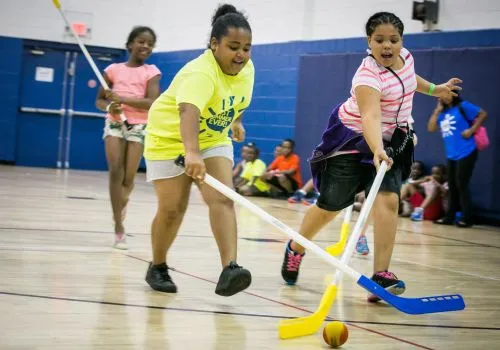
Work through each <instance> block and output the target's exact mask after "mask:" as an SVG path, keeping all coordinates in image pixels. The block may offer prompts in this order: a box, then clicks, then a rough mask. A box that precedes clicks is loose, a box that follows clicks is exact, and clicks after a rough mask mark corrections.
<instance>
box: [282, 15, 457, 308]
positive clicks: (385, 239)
mask: <svg viewBox="0 0 500 350" xmlns="http://www.w3.org/2000/svg"><path fill="white" fill-rule="evenodd" d="M403 30H404V25H403V23H402V22H401V20H400V19H399V18H398V17H397V16H396V15H394V14H392V13H388V12H379V13H376V14H374V15H373V16H371V17H370V18H369V19H368V22H367V23H366V35H367V37H368V46H369V52H370V55H369V56H367V57H366V58H365V59H364V60H363V61H362V62H361V65H360V66H359V68H358V70H357V72H356V74H355V75H354V78H353V79H352V87H351V97H349V99H348V100H347V101H345V102H344V103H342V104H340V105H339V106H337V107H336V108H335V109H334V110H333V111H332V113H331V115H330V119H329V123H328V127H327V129H326V130H325V132H324V134H323V137H322V142H321V143H320V144H319V145H318V146H317V147H316V149H315V150H314V152H313V155H312V157H311V159H310V161H311V170H312V174H313V179H314V182H315V185H316V188H317V189H318V190H319V192H320V197H319V198H318V201H317V203H316V205H313V206H311V207H310V209H309V210H308V211H307V213H306V215H305V217H304V219H303V221H302V224H301V227H300V230H299V232H300V233H301V234H302V235H303V236H304V237H306V238H308V239H312V238H313V237H314V236H315V235H316V234H317V233H318V232H319V230H320V229H321V228H323V227H324V226H325V225H326V224H327V223H329V222H330V221H331V220H333V218H335V216H336V215H337V213H338V212H339V211H341V210H342V209H344V208H346V207H348V206H350V205H351V204H353V202H354V196H355V195H356V193H358V192H360V191H361V190H365V193H366V194H368V191H369V189H370V187H371V184H372V182H373V179H374V178H375V174H376V168H378V166H379V165H380V162H382V161H386V162H388V164H389V165H390V166H391V168H390V170H389V171H388V172H387V173H386V175H385V177H384V180H383V182H382V185H381V187H380V190H379V193H378V194H377V197H376V200H375V204H374V212H373V216H374V221H375V222H374V235H375V251H374V267H373V270H374V271H373V272H374V273H373V276H372V280H374V281H375V282H376V283H378V284H379V285H381V286H382V287H383V288H385V289H387V290H388V291H390V292H391V293H394V294H401V293H403V292H404V290H405V284H404V282H403V281H401V280H399V279H398V278H397V277H396V276H395V275H394V274H393V273H391V272H389V271H388V270H389V264H390V260H391V255H392V250H393V247H394V239H395V236H396V228H397V218H398V205H399V193H400V190H401V184H402V181H403V180H404V177H405V175H406V174H407V173H408V174H409V165H408V166H407V165H406V163H409V164H410V165H411V158H412V154H413V139H412V134H413V132H412V131H411V130H410V126H409V125H410V124H411V123H412V121H413V120H412V119H411V109H412V103H413V95H414V94H415V92H416V91H417V92H420V93H423V94H428V95H430V96H449V95H455V93H454V92H453V91H454V90H460V87H458V86H457V84H459V83H461V81H460V79H457V78H453V79H450V80H449V81H448V82H447V83H444V84H441V85H434V84H432V83H430V82H428V81H426V80H425V79H423V78H421V77H419V76H418V75H416V74H415V70H414V62H413V56H412V55H411V53H410V52H409V51H408V50H407V49H405V48H403V38H402V37H403ZM403 139H406V140H407V141H408V140H409V142H406V143H405V145H406V146H404V147H402V148H403V149H404V152H402V154H401V155H398V153H396V155H397V157H394V158H395V159H394V160H393V159H391V158H389V157H388V155H387V153H386V150H385V148H386V147H388V146H389V145H390V146H392V147H393V148H395V149H396V148H399V147H398V146H400V145H402V144H403V142H402V141H403ZM409 160H410V161H409ZM304 254H305V250H304V248H303V247H302V246H300V245H299V244H298V243H296V242H294V241H290V242H288V244H287V247H286V250H285V257H284V261H283V265H282V269H281V274H282V276H283V279H284V280H285V281H286V282H287V283H288V284H295V283H296V281H297V278H298V274H299V268H300V263H301V261H302V258H303V256H304ZM368 300H369V301H371V302H375V301H378V300H379V299H378V298H377V297H376V296H374V295H372V296H369V298H368Z"/></svg>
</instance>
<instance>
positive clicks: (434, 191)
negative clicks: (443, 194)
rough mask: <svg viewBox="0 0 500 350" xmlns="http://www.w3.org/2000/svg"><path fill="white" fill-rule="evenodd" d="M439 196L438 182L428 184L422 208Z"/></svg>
mask: <svg viewBox="0 0 500 350" xmlns="http://www.w3.org/2000/svg"><path fill="white" fill-rule="evenodd" d="M438 196H439V188H438V186H437V185H436V184H434V183H432V184H428V185H427V186H426V191H425V199H424V201H423V202H422V204H421V205H420V207H421V208H423V209H425V208H427V206H428V205H429V204H431V203H432V202H433V201H434V200H435V199H436V198H437V197H438Z"/></svg>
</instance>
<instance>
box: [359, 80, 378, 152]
mask: <svg viewBox="0 0 500 350" xmlns="http://www.w3.org/2000/svg"><path fill="white" fill-rule="evenodd" d="M355 93H356V100H357V101H358V106H359V112H360V113H361V123H362V127H363V136H364V138H365V140H366V142H367V143H368V146H369V147H370V150H371V151H372V152H373V153H374V154H375V151H377V150H380V149H384V144H383V142H382V112H381V110H380V92H379V91H377V90H375V89H373V88H371V87H369V86H364V85H362V86H358V87H356V90H355Z"/></svg>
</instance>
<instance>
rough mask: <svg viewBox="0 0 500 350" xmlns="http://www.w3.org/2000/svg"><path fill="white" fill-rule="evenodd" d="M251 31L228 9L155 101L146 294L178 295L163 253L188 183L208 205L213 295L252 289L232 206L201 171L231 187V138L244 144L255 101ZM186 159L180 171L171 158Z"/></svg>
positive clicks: (148, 151)
mask: <svg viewBox="0 0 500 350" xmlns="http://www.w3.org/2000/svg"><path fill="white" fill-rule="evenodd" d="M251 45H252V31H251V28H250V25H249V23H248V21H247V20H246V18H245V17H244V16H243V15H242V14H241V13H240V12H238V11H237V10H236V9H235V8H234V6H232V5H222V6H220V7H219V8H218V9H217V10H216V12H215V15H214V17H213V18H212V32H211V34H210V43H209V48H208V49H207V50H206V51H205V52H204V53H203V54H202V55H200V56H199V57H198V58H195V59H194V60H192V61H190V62H188V63H187V64H186V65H185V66H184V67H183V68H182V69H181V70H180V71H179V72H178V73H177V74H176V76H175V77H174V79H173V81H172V83H171V84H170V86H169V87H168V89H167V90H166V91H165V92H164V93H163V94H162V95H161V96H160V97H159V98H158V99H157V100H156V101H155V102H154V103H153V105H152V107H151V109H150V111H149V117H148V126H147V129H146V141H145V150H144V157H145V158H146V166H147V179H148V181H152V182H153V184H154V187H155V191H156V195H157V198H158V211H157V213H156V216H155V218H154V220H153V225H152V233H151V234H152V243H153V244H152V245H153V261H152V263H151V264H150V266H149V268H148V272H147V275H146V281H147V283H148V284H149V285H150V286H151V288H153V289H155V290H158V291H162V292H166V293H176V292H177V286H176V285H175V284H174V282H173V281H172V279H171V278H170V276H169V274H168V266H167V264H166V254H167V251H168V249H169V248H170V246H171V245H172V243H173V241H174V239H175V236H176V235H177V231H178V229H179V226H180V225H181V223H182V219H183V217H184V213H185V211H186V207H187V204H188V199H189V192H190V189H191V184H192V182H193V181H195V182H196V184H197V185H198V186H199V189H200V191H201V194H202V196H203V199H204V200H205V202H206V203H207V205H208V207H209V216H210V223H211V227H212V231H213V233H214V236H215V239H216V241H217V245H218V247H219V252H220V258H221V263H222V267H223V270H222V273H221V275H220V277H219V282H218V284H217V287H216V289H215V293H217V294H219V295H223V296H230V295H233V294H235V293H238V292H240V291H242V290H244V289H246V288H247V287H248V286H249V285H250V283H251V274H250V272H249V271H248V270H246V269H244V268H242V267H241V266H239V265H238V264H236V251H237V228H236V215H235V212H234V207H233V202H232V201H231V200H229V199H227V198H226V197H224V196H223V195H222V194H220V193H218V192H217V191H215V190H214V189H212V188H210V187H208V186H207V185H203V184H202V181H203V178H204V176H205V173H206V172H208V173H209V174H210V175H212V176H213V177H215V178H216V179H218V180H219V181H221V182H223V183H224V184H225V185H227V186H232V166H233V147H232V143H231V139H230V138H229V137H228V132H229V130H230V129H231V131H232V137H233V139H235V140H236V141H240V142H241V141H243V140H244V138H245V129H244V128H243V125H242V123H241V114H242V113H243V111H244V110H245V109H246V108H247V107H248V105H249V104H250V101H251V98H252V90H253V83H254V67H253V64H252V61H251V60H250V49H251ZM179 154H185V168H181V167H179V166H177V165H176V164H175V158H177V156H178V155H179Z"/></svg>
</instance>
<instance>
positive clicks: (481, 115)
mask: <svg viewBox="0 0 500 350" xmlns="http://www.w3.org/2000/svg"><path fill="white" fill-rule="evenodd" d="M487 118H488V113H486V111H484V110H483V109H481V110H480V111H479V113H478V114H477V117H476V119H475V120H474V123H473V124H472V126H471V127H470V131H471V132H472V133H475V132H476V131H477V129H479V128H480V127H481V125H483V123H484V121H485V120H486V119H487Z"/></svg>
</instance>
